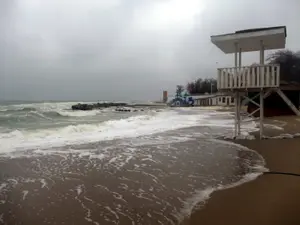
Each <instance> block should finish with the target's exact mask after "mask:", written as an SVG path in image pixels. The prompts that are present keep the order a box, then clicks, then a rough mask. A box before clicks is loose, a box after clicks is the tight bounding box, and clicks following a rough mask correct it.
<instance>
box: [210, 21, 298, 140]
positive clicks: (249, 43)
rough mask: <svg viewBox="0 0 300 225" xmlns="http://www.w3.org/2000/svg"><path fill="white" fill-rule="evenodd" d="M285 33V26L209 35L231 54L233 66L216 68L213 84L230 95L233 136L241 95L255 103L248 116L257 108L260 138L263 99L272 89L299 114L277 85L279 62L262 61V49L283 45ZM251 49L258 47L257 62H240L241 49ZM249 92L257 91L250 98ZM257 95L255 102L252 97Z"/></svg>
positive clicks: (238, 121) (237, 126)
mask: <svg viewBox="0 0 300 225" xmlns="http://www.w3.org/2000/svg"><path fill="white" fill-rule="evenodd" d="M286 36H287V34H286V27H285V26H281V27H268V28H258V29H248V30H241V31H236V32H235V33H230V34H223V35H215V36H211V42H212V43H213V44H215V45H216V46H217V47H218V48H219V49H220V50H222V51H223V52H224V53H225V54H232V53H233V54H234V67H230V68H218V78H217V85H218V91H219V92H221V93H224V94H225V93H226V94H231V95H233V96H234V99H235V129H234V130H235V133H234V135H235V137H237V136H239V135H240V131H241V122H242V120H241V115H240V110H241V103H242V98H245V100H244V101H243V103H244V104H246V103H248V102H252V103H253V104H255V105H256V106H258V108H257V109H256V110H255V111H254V112H252V113H250V114H249V115H248V117H251V116H252V115H253V114H254V113H256V112H257V111H258V110H260V117H259V119H260V138H262V137H263V128H264V126H263V118H264V99H265V98H267V97H268V96H269V95H270V94H271V93H272V92H277V93H278V95H280V96H281V98H282V99H283V100H284V101H285V102H286V103H287V105H288V106H289V107H290V108H291V109H292V110H293V111H294V112H295V114H296V115H298V116H299V115H300V112H299V111H298V109H297V108H296V107H295V106H294V105H293V103H292V102H291V101H290V100H289V99H288V98H287V97H286V95H285V94H284V93H283V92H282V90H281V88H280V66H279V65H275V64H265V58H264V52H265V50H270V49H282V48H285V42H286ZM253 51H259V53H260V54H259V55H260V57H259V59H260V60H259V64H255V65H252V66H242V52H253ZM249 92H258V94H257V95H256V96H255V97H253V98H249V97H248V94H247V93H249ZM258 97H259V104H258V103H257V102H255V101H254V100H253V99H255V98H258Z"/></svg>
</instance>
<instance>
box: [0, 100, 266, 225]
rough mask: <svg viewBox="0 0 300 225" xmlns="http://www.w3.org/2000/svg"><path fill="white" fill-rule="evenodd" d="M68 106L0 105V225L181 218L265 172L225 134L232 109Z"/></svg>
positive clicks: (245, 129)
mask: <svg viewBox="0 0 300 225" xmlns="http://www.w3.org/2000/svg"><path fill="white" fill-rule="evenodd" d="M73 104H77V102H43V103H15V102H11V103H2V104H0V224H95V225H108V224H119V225H127V224H131V225H139V224H141V225H147V224H151V225H155V224H164V225H167V224H182V223H183V222H184V221H186V220H188V218H189V217H190V215H191V214H192V213H193V212H194V211H195V210H197V209H201V207H202V206H203V205H204V204H205V202H206V201H207V200H208V199H209V197H210V195H211V193H213V192H214V191H218V190H222V189H225V188H230V187H234V186H237V185H239V184H242V183H244V182H247V181H250V180H253V179H255V178H256V177H257V176H259V175H260V174H261V172H263V171H264V170H265V167H264V166H265V162H264V159H263V158H262V157H261V156H260V155H259V154H258V153H256V152H255V151H253V150H251V149H248V148H246V147H244V146H241V145H238V144H236V143H233V142H231V141H230V140H228V139H230V138H231V137H232V135H233V114H232V112H230V111H224V110H219V109H217V108H197V107H191V108H169V107H165V106H160V107H157V106H156V107H154V106H151V105H149V106H144V107H137V108H134V109H133V108H129V110H130V111H129V112H119V111H117V110H116V108H113V107H112V108H105V109H98V110H91V111H72V110H71V106H72V105H73ZM256 130H257V126H256V124H255V123H254V122H253V121H249V122H247V123H245V124H243V126H242V134H243V136H244V137H250V136H251V132H253V131H256Z"/></svg>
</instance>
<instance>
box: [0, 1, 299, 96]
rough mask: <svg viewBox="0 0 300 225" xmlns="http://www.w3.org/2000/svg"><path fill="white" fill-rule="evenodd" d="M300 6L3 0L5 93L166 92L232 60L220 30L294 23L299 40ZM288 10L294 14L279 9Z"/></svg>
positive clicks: (1, 83)
mask: <svg viewBox="0 0 300 225" xmlns="http://www.w3.org/2000/svg"><path fill="white" fill-rule="evenodd" d="M299 4H300V3H299V2H298V1H296V0H294V1H290V2H289V4H286V3H284V2H282V1H280V0H275V1H272V0H267V1H263V2H261V1H258V0H254V1H247V2H245V1H242V2H241V1H238V0H228V1H222V0H213V1H208V0H189V1H183V0H182V1H181V0H110V1H107V0H26V1H24V0H2V1H0V29H1V33H2V34H3V35H1V36H0V49H1V51H0V98H5V99H23V100H70V99H76V100H100V99H106V100H130V99H136V100H139V99H141V100H148V99H151V100H153V99H159V98H160V97H161V93H162V90H165V89H166V90H169V91H170V92H173V91H174V89H175V86H176V84H185V83H186V82H187V81H189V80H191V79H194V78H197V77H213V76H216V67H218V66H220V67H221V66H232V64H233V56H231V55H229V56H225V55H224V54H223V53H221V52H220V51H219V50H218V49H217V48H216V47H215V46H213V45H212V44H211V43H210V35H212V34H222V33H228V32H233V31H235V30H238V29H246V28H251V27H263V26H277V25H287V28H288V47H289V48H292V49H293V48H295V47H297V44H298V40H299V35H300V34H299V31H298V29H297V20H298V19H300V18H299V17H300V16H299V15H298V12H297V7H298V8H299ZM258 5H260V7H258ZM283 10H285V11H288V12H289V13H287V14H285V16H278V15H279V14H280V15H282V13H281V12H282V11H283ZM276 12H280V13H279V14H278V13H276ZM295 50H296V49H295ZM257 59H258V55H257V54H256V53H253V54H245V55H243V62H245V64H246V63H252V62H253V61H257Z"/></svg>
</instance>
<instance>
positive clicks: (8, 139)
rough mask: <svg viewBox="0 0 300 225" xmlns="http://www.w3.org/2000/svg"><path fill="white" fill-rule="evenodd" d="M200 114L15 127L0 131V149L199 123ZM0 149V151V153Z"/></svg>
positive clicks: (52, 144) (160, 114) (134, 134)
mask: <svg viewBox="0 0 300 225" xmlns="http://www.w3.org/2000/svg"><path fill="white" fill-rule="evenodd" d="M204 118H205V116H203V115H199V114H198V115H195V114H194V115H180V114H178V113H176V112H172V111H167V112H158V113H154V114H153V115H143V116H133V117H129V118H127V119H120V120H109V121H106V122H102V123H98V124H80V125H69V126H66V127H63V128H55V129H54V128H52V129H39V130H34V131H28V130H27V131H26V130H23V131H22V130H15V131H12V132H10V133H5V134H3V133H2V134H1V133H0V151H1V152H2V153H9V152H14V151H18V150H21V151H22V150H29V149H36V148H40V149H44V148H51V147H60V146H65V145H73V144H83V143H91V142H97V141H104V140H113V139H119V138H130V137H138V136H143V135H151V134H154V133H158V132H164V131H168V130H174V129H179V128H185V127H191V126H197V125H199V123H198V122H199V120H203V119H204ZM1 152H0V153H1Z"/></svg>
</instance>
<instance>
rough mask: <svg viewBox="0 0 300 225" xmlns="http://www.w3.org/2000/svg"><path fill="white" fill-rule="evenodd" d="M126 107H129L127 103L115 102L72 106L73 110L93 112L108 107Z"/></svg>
mask: <svg viewBox="0 0 300 225" xmlns="http://www.w3.org/2000/svg"><path fill="white" fill-rule="evenodd" d="M120 106H122V107H124V106H127V104H126V103H114V102H105V103H95V104H81V103H78V104H76V105H72V110H92V109H100V108H108V107H120Z"/></svg>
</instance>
